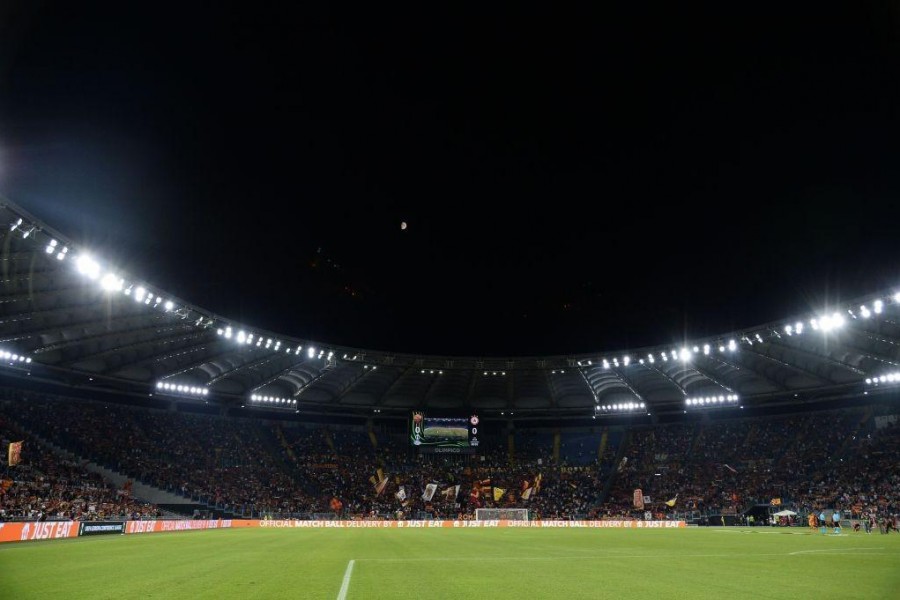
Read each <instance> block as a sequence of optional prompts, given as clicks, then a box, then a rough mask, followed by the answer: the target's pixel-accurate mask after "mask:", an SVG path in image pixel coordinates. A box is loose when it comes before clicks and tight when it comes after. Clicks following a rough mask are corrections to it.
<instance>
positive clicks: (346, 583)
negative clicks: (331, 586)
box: [337, 560, 356, 600]
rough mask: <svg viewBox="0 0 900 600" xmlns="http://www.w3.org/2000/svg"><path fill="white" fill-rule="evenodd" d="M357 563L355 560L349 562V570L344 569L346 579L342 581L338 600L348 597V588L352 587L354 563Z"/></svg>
mask: <svg viewBox="0 0 900 600" xmlns="http://www.w3.org/2000/svg"><path fill="white" fill-rule="evenodd" d="M355 564H356V561H355V560H351V561H350V562H349V563H347V570H346V571H344V581H343V582H342V583H341V591H340V592H338V597H337V600H345V599H346V598H347V590H349V589H350V576H351V575H353V565H355Z"/></svg>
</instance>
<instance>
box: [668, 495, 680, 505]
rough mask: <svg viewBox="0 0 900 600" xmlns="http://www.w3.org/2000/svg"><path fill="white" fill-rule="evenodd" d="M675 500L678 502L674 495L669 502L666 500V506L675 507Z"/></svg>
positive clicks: (676, 496)
mask: <svg viewBox="0 0 900 600" xmlns="http://www.w3.org/2000/svg"><path fill="white" fill-rule="evenodd" d="M676 500H678V494H675V497H674V498H672V499H671V500H666V506H675V501H676Z"/></svg>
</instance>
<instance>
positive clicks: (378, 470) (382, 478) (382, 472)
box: [375, 469, 385, 481]
mask: <svg viewBox="0 0 900 600" xmlns="http://www.w3.org/2000/svg"><path fill="white" fill-rule="evenodd" d="M375 474H376V475H378V481H384V479H385V478H384V471H382V470H381V469H376V470H375Z"/></svg>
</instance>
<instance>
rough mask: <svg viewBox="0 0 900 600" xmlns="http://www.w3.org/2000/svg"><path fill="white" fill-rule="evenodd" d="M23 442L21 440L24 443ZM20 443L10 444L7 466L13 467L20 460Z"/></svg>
mask: <svg viewBox="0 0 900 600" xmlns="http://www.w3.org/2000/svg"><path fill="white" fill-rule="evenodd" d="M24 441H25V440H22V442H24ZM22 442H10V444H9V466H11V467H14V466H16V465H17V464H19V461H21V460H22Z"/></svg>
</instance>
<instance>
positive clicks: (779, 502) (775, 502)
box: [769, 498, 781, 506]
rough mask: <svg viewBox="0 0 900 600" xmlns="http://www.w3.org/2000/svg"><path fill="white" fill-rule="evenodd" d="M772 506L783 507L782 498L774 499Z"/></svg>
mask: <svg viewBox="0 0 900 600" xmlns="http://www.w3.org/2000/svg"><path fill="white" fill-rule="evenodd" d="M769 504H771V505H772V506H781V498H772V501H771V502H769Z"/></svg>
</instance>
